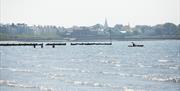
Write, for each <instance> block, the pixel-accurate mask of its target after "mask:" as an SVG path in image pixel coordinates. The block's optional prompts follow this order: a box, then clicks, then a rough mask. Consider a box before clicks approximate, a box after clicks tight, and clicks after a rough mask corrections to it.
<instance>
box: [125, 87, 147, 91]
mask: <svg viewBox="0 0 180 91" xmlns="http://www.w3.org/2000/svg"><path fill="white" fill-rule="evenodd" d="M122 89H123V91H145V90H142V89H132V88H129V87H126V86H124V87H123V88H122Z"/></svg>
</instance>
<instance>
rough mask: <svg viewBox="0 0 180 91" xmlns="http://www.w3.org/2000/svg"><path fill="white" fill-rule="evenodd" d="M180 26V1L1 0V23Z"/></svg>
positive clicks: (69, 25) (66, 25) (65, 25)
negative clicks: (169, 23)
mask: <svg viewBox="0 0 180 91" xmlns="http://www.w3.org/2000/svg"><path fill="white" fill-rule="evenodd" d="M105 18H106V19H107V21H108V24H109V26H114V25H115V24H123V25H127V24H128V23H129V24H130V25H131V26H135V25H151V26H152V25H156V24H163V23H165V22H171V23H175V24H180V0H0V23H4V24H6V23H26V24H29V25H56V26H64V27H72V26H74V25H77V26H92V25H95V24H98V23H99V24H104V22H105Z"/></svg>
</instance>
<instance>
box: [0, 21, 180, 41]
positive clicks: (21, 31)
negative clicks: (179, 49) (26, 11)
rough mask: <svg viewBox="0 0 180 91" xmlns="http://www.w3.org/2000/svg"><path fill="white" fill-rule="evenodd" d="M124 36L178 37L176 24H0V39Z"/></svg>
mask: <svg viewBox="0 0 180 91" xmlns="http://www.w3.org/2000/svg"><path fill="white" fill-rule="evenodd" d="M110 39H112V40H128V39H180V24H178V25H175V24H173V23H164V24H157V25H155V26H148V25H136V26H135V27H131V26H130V24H127V25H122V24H116V25H115V26H114V27H109V26H108V22H107V20H105V23H104V25H102V24H95V25H93V26H73V27H70V28H64V27H62V26H52V25H47V26H41V25H33V26H29V25H27V24H24V23H17V24H14V23H12V24H2V23H0V41H14V40H18V41H40V40H59V41H98V40H99V41H102V40H103V41H106V40H110Z"/></svg>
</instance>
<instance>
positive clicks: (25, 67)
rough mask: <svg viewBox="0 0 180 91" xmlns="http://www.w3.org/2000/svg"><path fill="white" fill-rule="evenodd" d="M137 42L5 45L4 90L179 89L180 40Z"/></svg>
mask: <svg viewBox="0 0 180 91" xmlns="http://www.w3.org/2000/svg"><path fill="white" fill-rule="evenodd" d="M5 42H6V43H7V41H5ZM1 43H2V42H1ZM136 43H139V44H144V47H139V48H138V47H136V48H135V47H134V48H133V47H132V48H131V47H127V46H128V45H129V44H130V41H119V42H113V45H112V46H103V45H98V46H92V45H90V46H85V45H84V46H70V45H69V44H68V45H67V46H57V47H56V48H51V47H47V46H45V47H44V48H39V47H37V48H33V47H17V46H16V47H0V55H1V56H0V62H1V64H0V91H180V41H179V40H163V41H136Z"/></svg>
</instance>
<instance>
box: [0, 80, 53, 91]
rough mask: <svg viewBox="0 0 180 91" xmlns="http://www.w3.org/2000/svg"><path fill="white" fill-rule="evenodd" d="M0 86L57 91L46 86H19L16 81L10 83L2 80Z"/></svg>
mask: <svg viewBox="0 0 180 91" xmlns="http://www.w3.org/2000/svg"><path fill="white" fill-rule="evenodd" d="M0 85H6V86H9V87H15V88H16V87H18V88H37V89H40V90H41V91H55V89H53V88H48V87H44V86H30V85H24V84H18V83H17V82H16V81H9V80H0Z"/></svg>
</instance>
